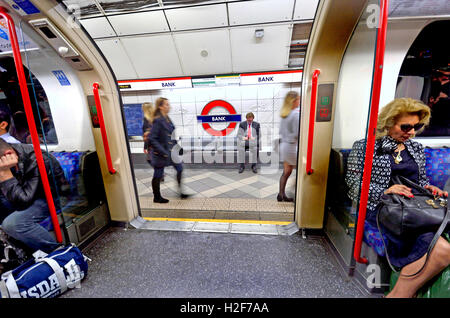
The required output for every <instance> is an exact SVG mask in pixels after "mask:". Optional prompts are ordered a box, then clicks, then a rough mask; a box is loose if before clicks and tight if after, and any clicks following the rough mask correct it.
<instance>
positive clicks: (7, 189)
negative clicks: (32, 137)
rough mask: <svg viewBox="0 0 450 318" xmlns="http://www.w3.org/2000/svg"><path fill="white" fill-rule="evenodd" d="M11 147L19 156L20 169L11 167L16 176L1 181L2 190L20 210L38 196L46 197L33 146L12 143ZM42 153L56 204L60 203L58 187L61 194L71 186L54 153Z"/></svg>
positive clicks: (0, 188)
mask: <svg viewBox="0 0 450 318" xmlns="http://www.w3.org/2000/svg"><path fill="white" fill-rule="evenodd" d="M11 147H13V149H14V150H15V152H16V153H17V156H18V157H19V163H18V165H17V166H18V169H16V168H11V171H12V173H13V175H14V178H11V179H9V180H6V181H3V182H0V191H1V193H2V194H3V196H5V198H6V199H7V200H8V202H9V203H10V204H11V205H12V206H13V208H15V209H16V210H19V211H20V210H24V209H26V208H28V207H29V206H30V205H31V204H33V202H34V201H35V200H36V199H38V198H43V199H44V198H45V194H44V189H43V187H42V182H41V176H40V174H39V169H38V165H37V161H36V155H35V153H34V149H33V146H31V145H27V144H11ZM42 155H43V158H44V164H45V167H46V170H47V175H48V176H49V177H48V180H49V183H50V188H51V190H52V194H53V200H54V203H55V205H58V204H59V200H58V197H57V192H56V191H55V190H56V187H58V194H59V195H65V194H66V193H67V191H68V190H69V189H68V187H69V188H70V186H69V184H68V183H67V180H66V179H65V177H64V171H63V170H62V168H61V165H60V164H59V162H58V161H57V160H56V158H55V157H53V156H52V155H50V156H47V154H46V153H45V152H42ZM50 161H51V165H50ZM50 169H51V170H50ZM50 171H53V173H54V176H55V181H56V183H57V184H56V185H55V184H54V182H53V178H52V177H51V175H50Z"/></svg>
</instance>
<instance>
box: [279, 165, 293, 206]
mask: <svg viewBox="0 0 450 318" xmlns="http://www.w3.org/2000/svg"><path fill="white" fill-rule="evenodd" d="M293 168H294V167H293V166H291V165H290V164H288V163H287V162H284V163H283V174H282V175H281V177H280V190H279V192H278V196H277V200H278V201H288V202H292V201H294V199H292V198H288V197H286V193H285V190H286V183H287V181H288V179H289V176H290V175H291V173H292V170H293Z"/></svg>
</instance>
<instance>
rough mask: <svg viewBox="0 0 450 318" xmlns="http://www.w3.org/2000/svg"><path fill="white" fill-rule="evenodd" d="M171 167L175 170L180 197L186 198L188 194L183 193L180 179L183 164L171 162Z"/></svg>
mask: <svg viewBox="0 0 450 318" xmlns="http://www.w3.org/2000/svg"><path fill="white" fill-rule="evenodd" d="M173 167H174V168H175V170H176V171H177V182H178V190H179V192H180V198H182V199H186V198H188V197H190V195H189V194H185V193H183V191H182V190H181V179H182V175H183V165H182V164H181V163H175V164H173Z"/></svg>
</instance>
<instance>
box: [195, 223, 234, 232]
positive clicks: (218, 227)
mask: <svg viewBox="0 0 450 318" xmlns="http://www.w3.org/2000/svg"><path fill="white" fill-rule="evenodd" d="M230 226H231V225H230V223H222V222H195V225H194V228H193V229H192V231H197V232H216V233H228V232H229V231H230Z"/></svg>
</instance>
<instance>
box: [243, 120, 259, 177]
mask: <svg viewBox="0 0 450 318" xmlns="http://www.w3.org/2000/svg"><path fill="white" fill-rule="evenodd" d="M245 117H246V119H247V120H245V121H243V122H241V123H240V124H239V130H238V134H237V146H238V163H239V173H242V172H243V171H244V169H245V151H246V150H248V151H249V161H250V163H251V164H252V170H253V172H254V173H256V172H257V170H256V164H257V163H258V159H259V142H260V137H261V136H260V126H259V123H257V122H256V121H254V119H255V115H253V113H248V114H247V115H246V116H245Z"/></svg>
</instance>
